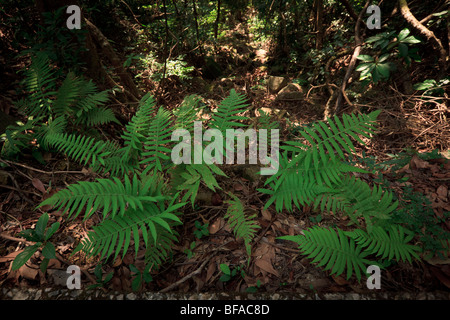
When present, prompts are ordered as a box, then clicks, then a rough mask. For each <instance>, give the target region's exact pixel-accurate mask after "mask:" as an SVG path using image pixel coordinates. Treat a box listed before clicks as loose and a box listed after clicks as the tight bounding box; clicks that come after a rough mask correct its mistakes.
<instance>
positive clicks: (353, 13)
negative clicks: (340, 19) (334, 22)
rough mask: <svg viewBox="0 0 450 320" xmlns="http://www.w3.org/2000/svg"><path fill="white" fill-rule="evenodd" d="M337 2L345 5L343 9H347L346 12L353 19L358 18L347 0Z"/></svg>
mask: <svg viewBox="0 0 450 320" xmlns="http://www.w3.org/2000/svg"><path fill="white" fill-rule="evenodd" d="M339 2H340V3H341V4H342V5H343V6H344V7H345V9H347V12H348V14H349V15H350V17H352V19H353V20H355V21H356V20H358V15H357V14H356V13H355V10H353V7H352V6H351V5H350V3H349V2H348V0H339Z"/></svg>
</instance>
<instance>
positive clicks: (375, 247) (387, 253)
mask: <svg viewBox="0 0 450 320" xmlns="http://www.w3.org/2000/svg"><path fill="white" fill-rule="evenodd" d="M346 235H348V236H349V237H351V238H353V239H354V240H355V242H356V243H357V244H358V245H360V246H361V247H363V248H365V251H366V252H368V253H369V254H375V255H376V256H378V257H381V258H382V259H389V260H392V259H393V258H395V260H397V261H401V260H402V261H405V262H406V261H408V262H409V263H411V258H412V257H414V258H416V259H420V257H419V256H418V255H417V252H419V251H420V248H419V247H417V246H414V245H411V244H409V242H410V241H411V240H412V238H413V237H414V233H412V232H411V231H409V230H407V229H405V228H403V227H402V226H399V225H391V226H390V227H389V228H388V229H387V230H384V228H381V227H378V226H374V227H373V229H372V232H370V233H367V232H365V231H364V230H361V229H356V230H353V231H350V232H346Z"/></svg>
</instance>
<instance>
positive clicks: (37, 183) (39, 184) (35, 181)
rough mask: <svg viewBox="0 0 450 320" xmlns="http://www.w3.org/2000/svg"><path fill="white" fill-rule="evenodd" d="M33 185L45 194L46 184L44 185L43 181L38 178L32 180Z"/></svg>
mask: <svg viewBox="0 0 450 320" xmlns="http://www.w3.org/2000/svg"><path fill="white" fill-rule="evenodd" d="M31 183H32V184H33V186H34V187H35V188H36V189H38V190H39V191H40V192H42V193H43V194H44V193H45V187H44V184H43V183H42V181H41V180H39V179H38V178H33V179H32V180H31Z"/></svg>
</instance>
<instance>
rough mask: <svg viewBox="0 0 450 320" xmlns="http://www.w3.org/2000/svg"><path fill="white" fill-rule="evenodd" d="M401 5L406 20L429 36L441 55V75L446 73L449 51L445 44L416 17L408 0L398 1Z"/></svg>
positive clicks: (425, 35)
mask: <svg viewBox="0 0 450 320" xmlns="http://www.w3.org/2000/svg"><path fill="white" fill-rule="evenodd" d="M398 3H399V6H400V12H401V13H402V16H403V17H404V18H405V20H406V21H407V22H408V23H409V24H410V25H411V26H412V27H413V28H414V29H416V30H417V31H419V32H420V33H421V34H422V35H423V36H424V37H426V38H427V40H428V41H430V42H431V45H432V46H433V48H434V50H436V52H437V53H438V55H439V60H438V62H439V69H440V70H439V77H440V78H441V77H442V76H444V75H445V72H446V70H447V56H448V54H447V51H446V50H445V48H444V46H443V45H442V42H441V40H439V39H438V38H437V37H436V35H435V34H434V32H433V31H431V30H430V29H428V28H427V27H425V26H424V25H423V24H421V23H420V21H419V20H417V19H416V17H415V16H414V15H413V14H412V13H411V11H410V10H409V7H408V3H407V1H406V0H399V1H398Z"/></svg>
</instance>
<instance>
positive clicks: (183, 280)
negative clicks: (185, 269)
mask: <svg viewBox="0 0 450 320" xmlns="http://www.w3.org/2000/svg"><path fill="white" fill-rule="evenodd" d="M212 257H213V256H212V255H211V256H209V257H208V259H206V260H205V261H203V263H202V264H201V265H200V267H198V268H197V269H196V270H195V271H194V272H191V273H190V274H188V275H186V276H185V277H183V278H181V279H180V280H178V281H177V282H175V283H172V284H171V285H170V286H168V287H166V288H164V289H162V290H160V291H159V292H160V293H164V292H167V291H170V290H172V289H173V288H176V287H178V286H179V285H180V284H182V283H183V282H185V281H187V280H189V279H190V278H192V277H193V276H195V275H197V274H199V273H200V272H202V270H203V268H204V267H205V266H206V264H207V263H208V262H209V260H211V258H212Z"/></svg>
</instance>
